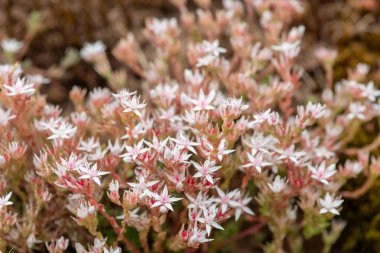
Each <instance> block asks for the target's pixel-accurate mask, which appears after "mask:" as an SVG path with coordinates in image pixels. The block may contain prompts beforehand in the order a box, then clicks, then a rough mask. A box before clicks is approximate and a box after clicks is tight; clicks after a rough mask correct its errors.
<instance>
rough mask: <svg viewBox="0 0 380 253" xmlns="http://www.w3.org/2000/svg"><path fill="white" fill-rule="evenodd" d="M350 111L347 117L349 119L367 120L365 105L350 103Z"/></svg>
mask: <svg viewBox="0 0 380 253" xmlns="http://www.w3.org/2000/svg"><path fill="white" fill-rule="evenodd" d="M348 109H349V111H350V112H349V114H348V115H347V118H348V119H350V120H352V119H355V118H357V119H360V120H364V119H365V115H364V113H365V111H366V107H365V105H362V104H360V103H350V106H349V107H348Z"/></svg>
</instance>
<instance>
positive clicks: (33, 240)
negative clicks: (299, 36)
mask: <svg viewBox="0 0 380 253" xmlns="http://www.w3.org/2000/svg"><path fill="white" fill-rule="evenodd" d="M41 242H42V241H40V240H38V239H37V238H36V236H35V235H34V234H30V235H29V236H28V239H26V245H27V246H28V248H29V249H31V248H33V246H34V244H37V243H41Z"/></svg>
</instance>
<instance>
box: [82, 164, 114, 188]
mask: <svg viewBox="0 0 380 253" xmlns="http://www.w3.org/2000/svg"><path fill="white" fill-rule="evenodd" d="M80 172H81V174H82V175H81V176H80V177H79V179H87V178H88V179H92V180H93V181H94V182H95V183H96V184H97V185H100V179H99V177H100V176H103V175H106V174H108V173H110V172H109V171H98V164H96V163H95V164H94V165H92V166H91V165H90V164H87V165H85V166H82V167H80Z"/></svg>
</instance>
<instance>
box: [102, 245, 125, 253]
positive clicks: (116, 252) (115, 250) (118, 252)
mask: <svg viewBox="0 0 380 253" xmlns="http://www.w3.org/2000/svg"><path fill="white" fill-rule="evenodd" d="M103 253H121V248H120V247H115V248H113V247H112V246H111V247H110V249H109V250H108V249H107V248H103Z"/></svg>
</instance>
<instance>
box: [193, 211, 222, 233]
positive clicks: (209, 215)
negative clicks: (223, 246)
mask: <svg viewBox="0 0 380 253" xmlns="http://www.w3.org/2000/svg"><path fill="white" fill-rule="evenodd" d="M217 213H218V208H215V206H211V207H210V208H209V209H207V208H203V217H199V218H197V221H199V222H200V223H203V224H205V225H206V232H207V235H210V233H211V227H214V228H217V229H220V230H224V229H223V227H222V226H221V225H219V224H218V223H216V221H215V220H216V218H215V217H216V215H217Z"/></svg>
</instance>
